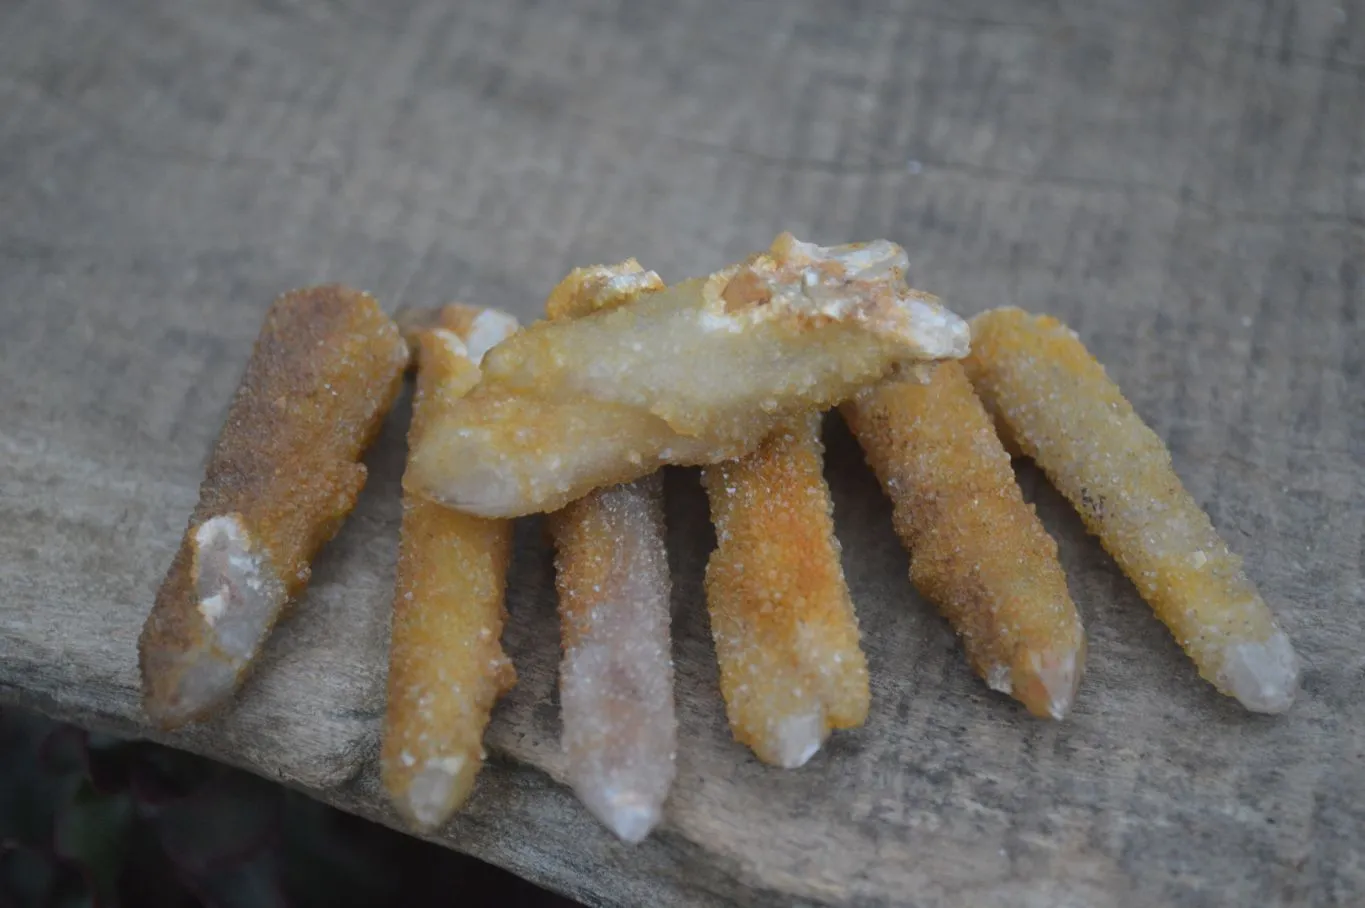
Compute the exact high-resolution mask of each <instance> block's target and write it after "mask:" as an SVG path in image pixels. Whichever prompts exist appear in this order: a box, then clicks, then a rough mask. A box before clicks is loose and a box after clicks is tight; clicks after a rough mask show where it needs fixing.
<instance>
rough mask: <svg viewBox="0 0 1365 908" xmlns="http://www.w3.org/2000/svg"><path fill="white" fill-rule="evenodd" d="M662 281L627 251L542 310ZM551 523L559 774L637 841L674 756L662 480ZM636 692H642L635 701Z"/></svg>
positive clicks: (658, 812)
mask: <svg viewBox="0 0 1365 908" xmlns="http://www.w3.org/2000/svg"><path fill="white" fill-rule="evenodd" d="M661 289H663V281H662V280H660V278H659V276H658V275H657V274H655V273H654V272H653V271H645V270H644V268H642V267H641V266H640V263H639V262H637V261H635V260H634V259H627V260H626V261H624V262H621V263H620V264H618V265H593V266H591V267H588V268H575V269H574V270H573V271H571V272H570V273H569V275H568V277H566V278H564V280H562V281H560V282H559V284H558V285H557V286H556V287H555V288H554V290H552V291H551V292H550V297H549V299H548V300H547V301H546V303H545V311H546V314H547V315H549V317H550V318H552V319H571V318H581V317H582V316H585V315H589V314H591V313H593V312H600V311H604V310H607V309H613V308H616V307H618V306H623V305H626V304H627V303H630V302H633V301H634V300H635V299H636V298H637V297H638V296H639V295H640V294H642V293H648V292H654V291H657V290H661ZM550 525H551V528H552V530H553V533H554V536H555V543H556V546H557V548H558V552H559V558H558V560H557V562H556V564H557V566H558V568H559V574H558V577H557V585H558V587H559V612H560V619H561V624H562V627H563V650H564V658H563V662H562V664H561V668H560V673H559V688H560V703H561V705H562V723H561V724H562V728H563V731H562V735H561V739H562V742H563V746H564V753H565V757H566V759H567V761H568V772H569V777H570V780H571V783H572V784H573V787H574V791H575V792H576V793H577V794H578V797H579V798H580V799H581V800H582V801H583V803H584V804H586V805H587V806H588V808H589V809H590V810H591V811H592V812H593V814H594V815H595V816H597V817H598V818H599V819H600V820H601V821H602V822H603V823H605V824H606V825H607V826H608V827H609V828H610V829H611V830H612V832H614V833H616V835H618V836H619V837H621V838H622V839H625V840H626V841H628V842H638V841H640V840H641V839H643V838H644V837H645V836H646V835H648V834H649V831H650V830H651V829H653V828H654V826H655V825H657V824H658V822H659V820H660V819H661V818H662V817H663V802H664V800H665V799H666V798H667V796H668V790H669V788H670V787H671V786H672V783H673V775H674V761H675V758H676V752H677V743H676V742H677V725H678V720H677V717H676V715H675V712H674V708H673V665H672V658H671V650H672V643H671V640H670V634H669V614H668V607H669V593H670V591H671V581H670V578H669V573H668V558H667V553H666V551H665V548H664V522H663V483H662V482H661V481H660V479H659V477H658V475H657V474H656V475H655V476H654V477H653V478H652V479H644V480H639V481H636V482H634V483H629V484H627V485H622V486H614V487H610V488H606V489H595V490H593V491H592V492H589V493H588V494H587V495H585V496H583V497H582V498H581V499H579V500H578V501H576V502H574V503H573V504H571V505H569V507H567V508H565V509H564V510H563V511H562V512H561V513H559V514H557V515H555V516H554V517H553V518H552V519H551V523H550ZM640 692H643V693H645V694H647V696H645V697H644V698H642V699H641V700H640V702H634V701H636V700H637V697H638V696H639V693H640Z"/></svg>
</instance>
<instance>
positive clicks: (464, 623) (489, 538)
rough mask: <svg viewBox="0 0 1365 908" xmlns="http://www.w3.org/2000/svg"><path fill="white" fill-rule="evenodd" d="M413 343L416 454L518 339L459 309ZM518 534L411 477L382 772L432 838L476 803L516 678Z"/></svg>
mask: <svg viewBox="0 0 1365 908" xmlns="http://www.w3.org/2000/svg"><path fill="white" fill-rule="evenodd" d="M435 315H436V317H435V318H433V319H432V320H431V321H432V324H431V325H430V326H428V327H424V328H420V329H415V330H412V331H410V332H409V334H408V336H409V343H411V344H415V349H416V353H417V356H416V359H417V361H418V371H417V392H416V396H415V398H414V400H413V412H412V425H411V427H410V429H409V432H408V438H409V444H410V446H415V445H416V444H417V443H418V442H419V441H420V439H421V437H422V433H423V432H425V431H426V428H427V426H429V425H430V424H431V422H432V420H433V419H435V418H437V417H438V416H439V415H440V414H441V413H443V412H445V411H446V409H447V408H449V407H450V405H451V403H452V402H454V401H456V400H459V399H460V398H461V397H462V396H463V395H464V394H465V393H466V392H467V391H468V390H469V389H470V388H472V387H473V386H474V385H475V384H477V383H478V381H479V367H478V361H479V359H480V358H481V357H482V356H483V353H484V352H485V351H486V350H487V349H488V348H489V347H491V346H493V345H494V344H496V343H498V342H499V341H500V340H502V339H503V338H505V337H506V336H507V335H509V334H511V333H512V332H513V331H515V330H516V327H517V323H516V320H515V319H513V318H512V317H511V316H509V315H506V314H505V313H502V312H498V311H497V310H494V309H478V308H475V307H472V306H460V305H451V306H447V307H445V308H444V309H443V310H440V311H439V312H438V313H436V314H435ZM511 553H512V523H511V521H508V520H493V519H487V518H482V517H474V516H472V515H469V514H462V513H460V512H458V511H452V510H449V509H447V508H444V507H442V506H441V505H439V504H436V503H434V502H432V501H429V500H427V499H426V498H424V497H422V496H421V495H420V494H416V493H414V491H413V490H412V489H411V488H410V484H409V482H408V479H407V477H406V476H405V477H404V489H403V526H402V531H401V537H400V542H399V550H398V578H397V583H396V588H395V590H394V600H393V632H392V636H391V638H390V643H389V681H388V708H387V712H386V714H385V717H384V740H383V746H382V748H381V752H380V772H381V776H382V779H383V783H384V788H385V790H386V791H387V792H388V795H389V798H390V800H391V801H392V802H393V804H394V806H395V807H396V808H397V809H398V811H399V813H401V814H402V815H403V817H404V818H405V819H406V820H407V822H408V823H409V824H410V825H411V826H413V827H414V828H415V829H418V830H420V831H424V832H430V831H431V830H434V829H435V828H437V827H438V826H440V825H441V824H442V823H443V822H445V820H447V819H448V818H449V817H450V815H451V813H452V812H453V811H455V810H456V809H457V808H458V807H459V806H460V805H461V804H462V803H464V801H465V799H466V798H467V797H468V796H469V793H470V791H471V790H472V789H473V786H474V778H475V776H476V775H477V774H478V771H479V768H480V766H482V764H483V733H484V729H485V728H486V727H487V725H488V719H489V714H490V713H491V711H492V709H493V704H494V702H495V701H496V700H497V699H498V697H500V696H501V695H502V694H503V693H504V692H506V691H507V690H508V689H509V688H510V687H511V686H512V684H513V683H514V681H515V679H516V673H515V671H514V670H513V668H512V664H511V662H510V661H508V659H507V657H506V655H505V654H504V653H503V650H502V645H501V642H500V641H501V638H502V628H503V623H504V621H505V619H506V609H505V607H504V603H503V594H504V590H505V585H506V579H507V568H508V564H509V562H510V560H511Z"/></svg>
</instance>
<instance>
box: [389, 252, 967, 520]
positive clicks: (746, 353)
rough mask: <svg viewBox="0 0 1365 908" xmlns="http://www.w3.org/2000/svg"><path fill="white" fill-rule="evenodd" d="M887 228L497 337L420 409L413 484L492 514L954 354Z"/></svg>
mask: <svg viewBox="0 0 1365 908" xmlns="http://www.w3.org/2000/svg"><path fill="white" fill-rule="evenodd" d="M904 264H905V252H904V250H902V249H901V248H900V247H899V246H896V245H894V244H892V243H888V242H884V241H878V242H873V243H866V244H859V245H851V246H836V247H831V248H825V247H820V246H815V245H812V244H809V243H803V242H800V241H799V240H796V239H795V238H793V237H792V236H791V235H790V234H783V235H782V236H780V237H779V238H778V239H777V241H776V242H775V243H774V244H773V247H772V249H771V250H770V251H769V252H766V253H763V254H760V255H756V256H753V257H751V258H750V259H748V260H747V261H745V262H743V263H741V264H738V265H734V266H732V267H729V268H726V269H724V270H723V271H720V272H718V273H716V274H713V275H711V276H710V277H708V278H701V279H694V280H690V281H685V282H683V283H681V284H678V285H676V286H673V287H669V288H665V289H662V290H659V291H657V292H650V293H645V294H643V295H640V296H638V298H635V300H634V302H632V303H631V304H629V305H625V306H617V307H614V308H610V307H609V308H606V309H605V310H603V311H599V312H595V313H593V314H591V315H586V316H584V317H582V318H575V319H571V320H550V321H545V322H540V323H538V324H536V325H533V326H531V327H530V328H528V329H526V330H524V331H522V332H520V333H518V334H517V335H515V336H513V337H512V338H510V339H509V340H507V341H505V342H504V343H502V344H500V345H498V347H497V348H496V349H494V350H492V351H491V352H490V353H489V355H488V357H487V358H486V359H485V361H484V370H483V371H484V378H483V381H482V382H481V383H480V385H479V386H478V387H477V388H475V389H474V390H473V391H472V392H471V393H470V394H469V395H468V396H466V397H465V398H464V399H463V400H461V401H460V402H459V404H458V405H457V407H455V408H452V410H451V411H450V412H449V413H448V414H446V415H445V416H444V417H443V418H442V419H440V420H438V421H437V423H436V424H434V425H433V426H432V427H431V430H430V431H429V432H427V433H426V434H425V436H424V438H423V441H422V444H421V445H420V446H419V447H418V449H417V451H416V452H415V454H414V457H413V464H412V468H413V472H414V478H415V480H416V482H417V484H418V485H419V486H420V487H421V488H422V489H423V490H424V491H425V492H427V493H428V494H429V495H431V496H432V497H434V498H436V499H438V500H441V501H443V502H445V503H446V504H448V505H449V506H451V507H454V508H456V509H459V510H463V511H467V512H469V513H473V514H479V515H482V516H490V517H512V516H517V515H520V514H527V513H533V512H536V511H546V510H553V509H554V508H558V507H562V506H563V505H564V504H566V503H567V502H569V501H572V500H574V499H576V498H579V497H581V496H582V495H584V494H586V493H587V492H589V491H591V490H592V489H594V488H598V487H602V486H606V485H610V484H612V483H615V482H624V481H629V480H631V479H635V478H638V477H640V476H645V475H647V474H649V473H651V472H653V471H654V470H655V469H657V468H658V467H659V466H661V465H663V464H666V463H676V464H704V463H715V462H717V461H721V460H726V459H729V458H733V457H737V456H740V455H742V454H744V453H747V452H748V451H750V450H752V449H753V448H755V447H757V445H758V443H759V442H760V441H761V440H762V439H763V437H764V436H766V435H767V434H768V433H769V432H770V431H772V429H773V428H774V427H775V426H776V425H777V424H778V423H779V422H780V421H782V420H783V419H786V418H787V417H790V416H793V415H795V414H797V413H800V412H804V411H807V410H811V409H821V408H823V407H827V406H831V405H833V404H835V403H838V402H839V401H841V400H843V399H844V398H846V397H847V396H849V395H850V394H852V393H853V392H854V391H856V390H857V389H858V388H860V387H862V386H864V385H866V384H869V383H871V382H873V381H875V380H877V379H879V378H881V377H882V376H883V375H885V374H887V373H888V372H889V371H891V370H892V369H893V368H895V367H896V366H897V365H900V364H904V363H909V362H915V361H923V360H933V359H942V358H957V357H961V356H964V355H965V354H966V352H967V346H968V329H967V326H966V324H965V323H964V322H963V321H962V320H961V319H959V318H957V317H956V316H955V315H953V314H952V313H951V312H948V311H947V310H945V309H944V308H943V307H942V306H941V305H939V303H938V301H937V300H936V299H935V298H934V297H931V296H928V295H926V294H923V293H919V292H916V291H913V290H911V289H910V288H909V287H907V286H906V284H905V280H904V277H903V274H904Z"/></svg>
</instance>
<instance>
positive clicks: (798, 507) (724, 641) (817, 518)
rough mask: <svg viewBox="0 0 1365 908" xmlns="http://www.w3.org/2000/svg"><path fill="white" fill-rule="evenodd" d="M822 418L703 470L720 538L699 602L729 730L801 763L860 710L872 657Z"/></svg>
mask: <svg viewBox="0 0 1365 908" xmlns="http://www.w3.org/2000/svg"><path fill="white" fill-rule="evenodd" d="M823 463H824V447H823V445H822V444H821V442H820V415H819V414H818V413H807V414H803V415H801V416H797V417H794V418H792V419H790V420H787V421H786V422H783V423H781V424H779V426H778V427H777V429H776V430H775V431H774V432H773V433H772V434H771V435H769V436H768V437H767V438H766V439H764V440H763V442H762V444H760V445H759V446H758V448H757V449H756V450H755V451H754V452H753V453H751V454H748V455H746V456H744V457H742V458H739V459H738V460H733V461H726V462H724V463H720V464H716V465H714V466H709V467H706V468H705V469H704V470H703V471H702V484H703V485H704V486H705V488H706V491H707V495H708V496H709V497H710V500H711V519H712V521H713V522H714V523H715V526H716V537H717V540H718V541H717V545H716V550H715V551H714V552H713V553H712V554H711V560H710V562H709V563H708V564H707V566H706V604H707V608H708V610H709V611H710V613H711V635H712V637H713V638H714V640H715V644H716V658H717V660H718V661H719V663H720V687H721V693H722V694H723V695H724V697H725V710H726V714H727V715H728V717H729V719H730V728H731V729H732V730H733V731H734V735H735V738H736V739H737V740H739V741H741V742H742V743H744V744H747V745H748V746H749V747H750V748H752V749H753V751H754V753H755V754H756V755H757V756H758V758H759V759H761V760H763V761H764V762H766V763H772V764H774V765H776V766H782V767H786V768H794V767H797V766H801V765H803V764H805V763H806V761H807V760H809V759H810V758H811V757H812V756H814V755H815V753H816V751H818V750H819V749H820V746H821V745H822V744H823V743H824V741H825V738H826V737H828V736H829V733H830V730H831V729H833V728H853V727H855V726H858V725H861V724H863V722H864V721H865V720H866V719H867V710H868V703H869V692H868V680H867V660H866V658H865V657H864V655H863V650H862V647H861V646H860V645H859V641H858V619H857V616H856V615H855V614H854V611H853V601H852V599H851V598H850V597H849V593H848V585H847V584H846V583H845V581H844V571H843V565H842V564H841V563H840V548H839V540H838V539H837V538H836V537H835V535H834V521H833V517H832V514H833V508H834V505H833V502H832V501H831V499H830V494H829V487H828V486H827V485H826V484H825V478H824V475H823V472H822V469H823Z"/></svg>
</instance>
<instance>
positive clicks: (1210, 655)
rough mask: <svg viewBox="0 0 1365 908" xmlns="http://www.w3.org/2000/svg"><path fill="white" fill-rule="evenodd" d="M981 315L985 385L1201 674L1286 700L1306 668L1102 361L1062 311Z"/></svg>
mask: <svg viewBox="0 0 1365 908" xmlns="http://www.w3.org/2000/svg"><path fill="white" fill-rule="evenodd" d="M972 327H973V335H974V341H973V348H972V355H971V357H970V358H969V359H968V360H966V361H965V362H964V365H965V367H966V369H967V372H968V374H969V376H970V377H971V381H972V383H973V384H974V385H975V387H976V390H977V393H979V394H980V395H981V398H982V400H983V401H984V402H985V404H986V406H987V407H988V408H989V409H990V410H991V411H992V412H994V413H995V414H996V416H997V417H998V418H999V419H1000V420H1002V421H1003V422H1004V423H1005V424H1006V425H1008V427H1009V429H1010V431H1011V432H1012V434H1013V435H1014V438H1015V440H1016V441H1017V443H1018V444H1019V447H1020V448H1021V449H1022V450H1023V452H1024V453H1025V454H1027V455H1028V456H1029V457H1032V458H1033V459H1034V460H1035V461H1037V463H1038V465H1039V466H1040V467H1041V468H1042V469H1043V472H1045V473H1046V474H1047V476H1048V478H1049V479H1050V480H1052V483H1053V484H1054V485H1055V486H1057V488H1058V489H1059V490H1060V491H1061V492H1062V494H1063V495H1065V496H1066V497H1067V499H1068V500H1070V502H1071V504H1072V505H1073V506H1074V507H1075V508H1076V510H1078V511H1079V512H1080V515H1081V519H1082V520H1084V521H1085V525H1086V527H1087V528H1088V529H1089V530H1090V532H1092V533H1094V534H1095V535H1096V536H1098V537H1099V539H1100V542H1101V543H1102V544H1103V545H1104V548H1105V549H1106V550H1107V551H1108V552H1109V554H1110V555H1112V556H1113V558H1114V560H1115V561H1117V562H1118V564H1119V566H1120V567H1121V568H1122V569H1123V571H1124V573H1125V574H1127V575H1128V577H1129V579H1131V580H1132V581H1133V583H1134V585H1136V586H1137V588H1138V591H1139V592H1140V593H1141V594H1142V596H1143V598H1144V599H1146V600H1147V601H1148V603H1150V604H1151V606H1152V608H1153V610H1154V611H1155V612H1156V614H1157V617H1159V618H1160V619H1161V620H1162V621H1163V622H1165V624H1166V626H1167V627H1169V628H1170V629H1171V632H1172V633H1173V634H1174V635H1175V638H1176V641H1177V642H1179V644H1180V645H1181V647H1182V648H1183V649H1184V650H1185V652H1186V653H1188V654H1189V656H1190V658H1191V659H1192V660H1193V661H1194V663H1195V665H1196V666H1197V667H1198V669H1199V673H1200V674H1201V675H1203V677H1204V678H1206V679H1207V680H1208V681H1210V682H1211V683H1212V684H1213V685H1214V686H1215V687H1216V688H1218V690H1220V691H1222V692H1223V693H1224V694H1227V695H1229V696H1232V697H1235V698H1237V699H1238V700H1239V701H1241V703H1242V704H1243V705H1244V706H1246V707H1247V709H1250V710H1252V711H1255V712H1264V713H1279V712H1284V711H1285V710H1287V709H1288V708H1289V707H1290V705H1291V704H1292V703H1293V702H1294V695H1295V693H1296V691H1297V689H1298V680H1299V660H1298V657H1297V655H1295V653H1294V649H1293V646H1292V645H1291V644H1290V642H1289V638H1288V637H1286V636H1285V634H1284V632H1283V631H1281V630H1280V627H1279V625H1278V624H1277V623H1276V621H1275V617H1274V615H1273V614H1272V613H1271V611H1270V609H1269V607H1267V606H1266V604H1265V601H1264V600H1262V599H1261V596H1260V594H1259V593H1258V592H1257V591H1256V588H1255V587H1254V586H1253V585H1252V584H1251V581H1250V580H1248V579H1247V576H1246V574H1245V573H1244V571H1243V570H1242V564H1241V560H1240V559H1239V558H1238V557H1237V556H1236V555H1234V554H1233V553H1232V552H1231V551H1229V550H1228V547H1227V544H1226V543H1225V542H1224V541H1223V540H1222V538H1220V537H1219V535H1218V533H1217V531H1216V530H1215V529H1214V528H1213V524H1212V523H1211V522H1210V521H1209V518H1208V515H1207V514H1205V513H1204V512H1203V511H1202V510H1201V509H1200V508H1199V505H1198V504H1196V503H1195V501H1194V499H1193V498H1192V497H1191V496H1190V494H1189V492H1187V491H1186V490H1185V488H1184V486H1183V485H1182V484H1181V482H1180V478H1179V477H1178V476H1176V474H1175V471H1174V470H1173V469H1172V467H1171V455H1170V452H1169V451H1168V450H1167V449H1166V446H1165V444H1163V443H1162V441H1161V439H1160V438H1158V437H1157V435H1156V433H1155V432H1153V431H1152V430H1151V429H1150V428H1148V427H1147V425H1146V424H1145V423H1143V421H1142V419H1141V417H1139V416H1138V415H1137V413H1135V412H1134V411H1133V407H1132V405H1131V404H1129V403H1128V401H1127V400H1126V399H1125V398H1124V396H1123V394H1122V392H1121V391H1120V390H1119V388H1118V387H1117V386H1116V385H1115V384H1114V382H1113V381H1111V380H1110V378H1109V376H1108V375H1106V374H1105V371H1104V367H1103V366H1101V365H1100V364H1099V363H1098V362H1096V361H1095V359H1094V358H1093V357H1092V356H1091V355H1090V353H1089V352H1088V351H1087V350H1086V349H1085V346H1084V345H1083V344H1082V343H1081V342H1080V340H1079V339H1078V338H1077V336H1076V334H1075V333H1074V332H1072V331H1070V330H1069V329H1068V328H1067V327H1066V326H1065V325H1063V324H1062V323H1061V322H1059V321H1057V320H1056V319H1053V318H1048V317H1046V316H1031V315H1029V314H1028V313H1026V312H1023V311H1021V310H1018V309H997V310H993V311H991V312H986V313H983V314H982V315H980V316H978V317H977V318H976V319H975V320H974V321H973V323H972Z"/></svg>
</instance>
